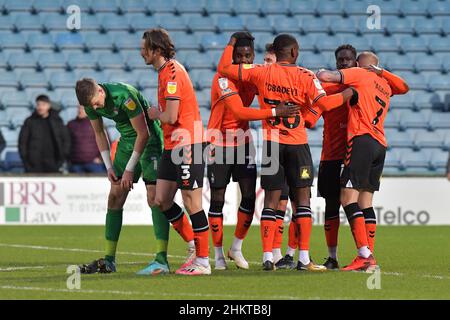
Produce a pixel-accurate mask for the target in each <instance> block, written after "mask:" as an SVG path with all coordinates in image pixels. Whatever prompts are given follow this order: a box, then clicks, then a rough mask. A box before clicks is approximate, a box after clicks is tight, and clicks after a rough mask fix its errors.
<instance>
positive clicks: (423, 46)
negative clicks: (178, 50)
mask: <svg viewBox="0 0 450 320" xmlns="http://www.w3.org/2000/svg"><path fill="white" fill-rule="evenodd" d="M396 38H397V41H398V44H399V47H400V50H401V51H402V53H411V52H428V51H429V48H428V44H427V41H426V38H424V37H413V36H410V35H402V36H400V37H396Z"/></svg>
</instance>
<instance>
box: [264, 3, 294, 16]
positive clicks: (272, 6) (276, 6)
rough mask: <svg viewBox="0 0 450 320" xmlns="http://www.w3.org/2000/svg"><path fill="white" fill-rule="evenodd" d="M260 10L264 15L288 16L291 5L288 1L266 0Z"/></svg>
mask: <svg viewBox="0 0 450 320" xmlns="http://www.w3.org/2000/svg"><path fill="white" fill-rule="evenodd" d="M260 9H261V12H262V13H263V14H264V15H273V14H280V15H281V14H284V15H286V14H288V13H289V3H288V1H287V0H264V1H261V2H260Z"/></svg>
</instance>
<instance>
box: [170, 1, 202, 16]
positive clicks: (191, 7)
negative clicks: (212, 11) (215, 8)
mask: <svg viewBox="0 0 450 320" xmlns="http://www.w3.org/2000/svg"><path fill="white" fill-rule="evenodd" d="M204 8H205V1H204V0H177V2H176V6H175V12H176V13H177V14H182V13H183V14H185V13H203V12H204Z"/></svg>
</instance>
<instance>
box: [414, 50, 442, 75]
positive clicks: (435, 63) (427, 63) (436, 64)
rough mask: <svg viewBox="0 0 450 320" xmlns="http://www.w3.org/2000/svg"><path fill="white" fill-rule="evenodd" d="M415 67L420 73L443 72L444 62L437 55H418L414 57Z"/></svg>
mask: <svg viewBox="0 0 450 320" xmlns="http://www.w3.org/2000/svg"><path fill="white" fill-rule="evenodd" d="M414 65H415V68H416V69H417V70H418V71H419V72H421V71H441V70H442V61H441V59H440V57H438V56H436V55H426V54H416V55H415V56H414Z"/></svg>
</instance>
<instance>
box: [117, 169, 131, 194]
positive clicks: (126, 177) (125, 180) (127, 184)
mask: <svg viewBox="0 0 450 320" xmlns="http://www.w3.org/2000/svg"><path fill="white" fill-rule="evenodd" d="M133 178H134V173H133V171H128V170H125V171H124V173H123V175H122V179H121V181H120V185H121V187H122V188H124V189H125V190H128V191H130V190H131V189H133Z"/></svg>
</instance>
